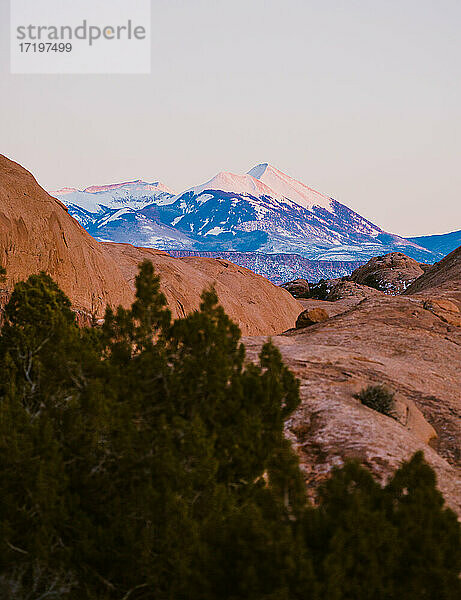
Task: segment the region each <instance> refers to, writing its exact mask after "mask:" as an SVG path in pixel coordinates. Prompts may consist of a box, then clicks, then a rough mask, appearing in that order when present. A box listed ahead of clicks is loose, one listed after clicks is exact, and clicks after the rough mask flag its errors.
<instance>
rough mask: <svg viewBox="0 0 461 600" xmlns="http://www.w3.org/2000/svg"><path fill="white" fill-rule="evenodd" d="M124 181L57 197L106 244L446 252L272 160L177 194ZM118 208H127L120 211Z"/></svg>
mask: <svg viewBox="0 0 461 600" xmlns="http://www.w3.org/2000/svg"><path fill="white" fill-rule="evenodd" d="M116 185H117V184H116ZM127 185H128V184H126V185H125V187H124V188H123V187H121V188H117V189H112V190H108V189H105V191H104V192H97V193H91V192H85V191H83V192H78V194H77V195H76V193H75V192H70V193H65V194H58V195H57V197H58V198H59V199H60V200H61V201H62V202H64V203H65V204H66V205H67V206H68V208H69V212H70V214H72V215H73V216H74V217H75V218H77V219H78V220H79V221H80V222H81V223H82V224H83V225H84V226H85V227H86V228H87V229H88V231H89V232H90V233H91V234H92V235H93V236H94V237H95V238H96V239H99V240H102V241H117V242H128V243H133V244H135V245H138V246H144V247H149V246H151V247H153V246H154V247H157V248H161V249H163V250H193V251H239V252H262V253H267V254H276V253H279V254H280V253H288V254H293V253H294V254H299V255H300V256H302V257H304V258H307V259H310V260H327V261H331V260H338V261H360V260H361V261H366V260H368V259H369V258H370V257H372V256H377V255H382V254H386V253H388V252H394V251H398V252H403V253H405V254H407V255H409V256H411V257H412V258H414V259H416V260H418V261H421V262H435V261H436V260H439V259H440V258H441V257H442V256H441V254H440V253H438V252H433V251H431V250H430V249H427V248H424V247H422V246H419V245H417V244H415V243H413V242H411V241H409V240H407V239H405V238H402V237H400V236H397V235H394V234H391V233H388V232H386V231H384V230H382V229H381V228H380V227H378V226H377V225H375V224H373V223H372V222H371V221H369V220H367V219H366V218H364V217H362V216H361V215H359V214H358V213H356V212H355V211H353V210H352V209H350V208H348V207H347V206H345V205H343V204H341V203H340V202H338V201H337V200H335V199H333V198H330V197H329V196H326V195H324V194H321V193H320V192H317V191H316V190H313V189H312V188H310V187H309V186H307V185H305V184H304V183H302V182H300V181H298V180H296V179H294V178H292V177H290V176H289V175H286V174H285V173H283V172H282V171H279V170H278V169H276V168H275V167H274V166H272V165H270V164H269V163H260V164H259V165H256V166H255V167H253V168H252V169H250V171H249V172H248V173H246V174H235V173H231V172H230V171H220V172H219V173H218V174H217V175H215V176H214V177H212V178H211V179H210V180H208V181H206V182H205V183H202V184H199V185H197V186H194V187H191V188H188V189H187V190H185V191H184V192H182V193H179V194H176V195H171V194H169V193H168V192H162V191H157V190H151V189H149V188H148V187H147V186H148V185H149V184H145V183H144V182H141V183H139V182H137V183H136V184H135V185H134V186H133V184H132V183H131V184H129V185H131V186H132V187H131V188H129V187H128V188H127ZM105 187H106V188H108V187H109V186H105ZM87 189H90V190H91V189H94V188H92V187H90V188H87ZM130 194H131V195H130ZM103 202H105V204H104V203H103ZM120 209H126V210H124V211H123V212H119V213H116V211H117V210H120ZM165 228H167V229H165Z"/></svg>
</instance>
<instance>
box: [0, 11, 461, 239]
mask: <svg viewBox="0 0 461 600" xmlns="http://www.w3.org/2000/svg"><path fill="white" fill-rule="evenodd" d="M32 1H33V0H31V2H32ZM74 1H78V0H74ZM131 1H132V2H133V1H135V0H131ZM8 4H9V2H8V0H0V52H1V54H0V56H1V61H0V92H1V93H0V141H1V144H0V153H2V154H6V155H7V156H9V157H10V158H12V159H13V160H15V161H17V162H19V163H21V164H22V165H24V166H25V167H26V168H28V169H29V170H30V171H32V172H33V174H34V175H35V176H36V178H37V179H38V181H39V183H40V184H41V185H42V186H43V187H45V188H46V189H49V190H50V189H56V188H59V187H64V186H71V187H77V188H83V187H86V186H89V185H93V184H105V183H114V182H118V181H125V180H131V179H144V180H146V181H156V180H159V179H160V180H162V181H163V182H164V183H165V184H167V185H168V186H170V187H172V188H173V189H175V190H177V191H178V192H179V191H182V190H184V189H186V188H188V187H191V186H193V185H198V184H200V183H203V182H204V181H206V180H207V179H210V178H211V177H212V176H213V175H214V174H216V173H217V172H218V171H222V170H225V171H235V172H237V173H242V172H246V171H248V170H249V169H250V168H251V167H252V166H254V165H256V164H258V163H261V162H270V163H272V164H273V165H274V166H276V167H277V168H279V169H281V170H282V171H285V172H286V173H288V174H289V175H292V176H293V177H296V178H297V179H300V180H301V181H303V182H304V183H306V184H307V185H310V186H311V187H313V188H315V189H318V190H319V191H321V192H323V193H326V194H329V195H330V196H332V197H334V198H335V199H336V200H338V201H339V202H342V203H343V204H346V205H347V206H349V207H350V208H352V209H354V210H356V211H357V212H359V213H360V214H361V215H363V216H364V217H366V218H368V219H370V220H371V221H373V222H374V223H375V224H377V225H379V226H380V227H382V228H383V229H386V230H388V231H391V232H394V233H398V234H401V235H423V234H430V233H444V232H448V231H453V230H456V229H461V72H460V71H461V36H460V34H459V31H460V28H461V2H460V1H459V0H430V1H429V0H343V1H339V0H266V1H262V0H226V1H223V0H153V2H152V32H153V57H152V74H151V75H86V76H84V75H60V76H56V75H10V74H9V11H8ZM0 209H1V207H0Z"/></svg>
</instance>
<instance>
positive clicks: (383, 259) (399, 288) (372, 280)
mask: <svg viewBox="0 0 461 600" xmlns="http://www.w3.org/2000/svg"><path fill="white" fill-rule="evenodd" d="M428 268H430V267H429V265H425V264H422V263H419V262H417V261H416V260H414V259H413V258H409V257H408V256H405V254H402V253H401V252H391V253H389V254H385V255H384V256H376V257H374V258H371V259H370V260H369V261H368V262H367V263H366V264H365V265H362V266H361V267H359V268H358V269H356V270H355V271H354V272H353V273H352V274H351V276H350V279H351V281H355V283H360V284H362V285H367V286H369V287H372V288H375V289H377V290H380V291H382V292H385V293H386V294H391V295H395V294H400V293H402V292H404V291H405V290H406V288H407V287H408V286H409V285H410V284H411V283H412V282H413V281H415V280H416V279H417V278H418V277H420V276H421V275H423V274H424V272H425V271H426V270H427V269H428Z"/></svg>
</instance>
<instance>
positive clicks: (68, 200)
mask: <svg viewBox="0 0 461 600" xmlns="http://www.w3.org/2000/svg"><path fill="white" fill-rule="evenodd" d="M50 193H51V194H52V195H53V196H55V197H56V198H58V200H61V202H62V203H63V204H65V205H66V206H67V208H68V210H69V213H70V214H71V215H72V216H73V217H75V218H76V219H77V220H78V221H79V222H80V223H81V225H83V226H84V227H88V226H89V225H91V224H94V223H95V221H96V220H97V219H100V218H101V216H108V217H110V215H111V214H112V211H114V210H115V211H117V210H120V209H132V210H141V209H142V208H144V207H146V206H149V205H150V204H158V205H163V204H169V203H170V202H171V198H173V197H174V192H173V190H171V189H170V188H168V187H167V186H166V185H165V184H163V183H161V182H160V181H157V182H155V183H147V182H145V181H141V180H140V179H138V180H136V181H126V182H123V183H114V184H110V185H99V186H98V185H95V186H91V187H88V188H86V189H84V190H77V189H75V188H62V189H60V190H57V191H55V192H50Z"/></svg>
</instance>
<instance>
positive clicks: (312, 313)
mask: <svg viewBox="0 0 461 600" xmlns="http://www.w3.org/2000/svg"><path fill="white" fill-rule="evenodd" d="M328 319H329V316H328V313H327V311H326V310H325V309H324V308H309V309H307V310H304V311H303V312H302V313H301V314H300V315H299V317H298V318H297V320H296V329H302V328H303V327H310V326H311V325H316V324H317V323H323V322H324V321H328Z"/></svg>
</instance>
